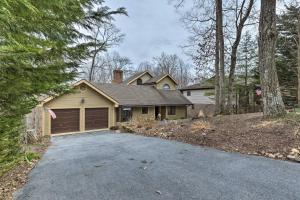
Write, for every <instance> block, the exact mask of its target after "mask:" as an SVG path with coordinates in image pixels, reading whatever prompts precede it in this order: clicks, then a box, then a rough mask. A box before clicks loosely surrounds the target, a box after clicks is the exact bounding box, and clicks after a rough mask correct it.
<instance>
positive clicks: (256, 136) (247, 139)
mask: <svg viewBox="0 0 300 200" xmlns="http://www.w3.org/2000/svg"><path fill="white" fill-rule="evenodd" d="M299 117H300V116H299ZM123 127H125V130H126V129H127V130H129V131H130V130H131V131H132V132H135V133H136V134H141V135H145V136H155V137H161V138H164V139H170V140H177V141H180V142H186V143H190V144H194V145H201V146H206V147H212V148H216V149H220V150H224V151H229V152H240V153H243V154H251V155H260V156H266V157H270V158H274V159H282V160H287V159H288V160H292V161H300V124H299V123H298V122H296V121H293V120H287V119H277V120H275V119H272V120H266V119H264V118H263V117H262V114H260V113H254V114H242V115H231V116H217V117H212V118H209V119H205V120H204V119H202V120H201V119H198V120H189V121H187V120H183V121H170V122H146V123H145V124H141V123H140V124H125V125H123Z"/></svg>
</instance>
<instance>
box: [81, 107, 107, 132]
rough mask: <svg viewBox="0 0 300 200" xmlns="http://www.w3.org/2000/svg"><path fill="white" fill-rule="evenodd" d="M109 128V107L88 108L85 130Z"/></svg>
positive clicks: (86, 110)
mask: <svg viewBox="0 0 300 200" xmlns="http://www.w3.org/2000/svg"><path fill="white" fill-rule="evenodd" d="M103 128H108V108H86V109H85V130H95V129H103Z"/></svg>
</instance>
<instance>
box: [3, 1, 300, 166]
mask: <svg viewBox="0 0 300 200" xmlns="http://www.w3.org/2000/svg"><path fill="white" fill-rule="evenodd" d="M172 3H173V4H175V7H176V9H177V10H178V11H180V12H179V13H180V14H181V22H182V24H183V26H184V27H185V29H186V30H187V31H189V33H190V37H189V38H188V40H187V43H186V44H182V46H183V50H184V51H185V53H186V54H187V55H189V56H190V58H191V59H192V60H193V65H191V64H189V63H186V62H184V61H183V59H182V58H181V57H180V56H179V55H176V54H172V53H167V52H161V54H160V55H159V56H156V57H153V59H152V60H145V61H144V62H142V63H140V64H139V66H133V64H132V62H131V58H128V57H126V56H123V55H120V53H119V52H116V51H113V52H112V51H109V50H110V49H111V48H112V47H116V46H118V45H120V44H121V43H122V41H123V39H124V37H126V36H125V35H124V34H123V33H122V30H119V29H118V27H116V26H115V25H114V17H115V16H116V15H123V16H124V17H126V16H127V11H126V9H125V8H118V9H116V10H112V9H110V8H109V7H107V6H105V1H103V0H77V1H74V0H64V1H59V0H52V1H33V0H15V1H11V0H2V1H0V73H1V74H0V88H1V92H0V166H6V165H9V164H10V163H11V162H12V161H13V160H15V159H16V157H18V156H20V155H21V152H22V151H21V146H20V144H21V141H22V134H23V133H24V123H23V122H24V116H25V115H26V114H27V113H29V112H30V111H31V110H32V109H33V108H34V107H35V106H36V105H38V103H39V101H40V100H41V99H40V97H41V96H54V95H58V94H61V93H64V92H67V91H69V89H70V87H69V86H70V83H71V82H72V81H74V80H76V79H78V78H86V79H88V80H89V81H91V82H102V83H106V82H111V80H112V76H113V70H115V69H122V70H123V71H124V74H125V78H126V77H128V76H130V75H131V74H132V73H133V72H136V71H143V70H150V71H152V72H153V73H155V74H156V75H160V74H164V73H169V74H171V75H172V76H173V77H174V78H175V79H176V81H177V82H178V83H179V87H183V86H186V85H188V84H190V83H192V82H197V83H198V82H199V80H207V79H210V80H213V81H214V84H215V105H216V114H217V115H218V114H233V113H234V106H233V102H234V101H235V100H234V96H235V95H236V94H239V96H240V100H241V101H242V104H243V106H244V107H245V112H248V111H249V110H250V105H249V98H250V95H254V96H255V98H257V99H256V100H257V102H260V101H261V104H262V108H263V109H262V111H263V113H264V116H265V117H277V116H282V115H284V114H285V112H286V108H290V107H296V106H299V105H300V4H299V2H297V1H291V2H288V3H287V4H286V5H284V6H283V7H282V8H281V9H280V10H281V11H280V12H279V13H276V11H277V10H278V7H277V5H276V3H277V2H276V0H268V1H264V0H261V1H260V2H256V1H254V0H230V1H226V2H225V1H222V0H215V1H210V0H193V6H192V7H191V8H189V9H185V10H184V12H181V11H182V9H183V8H184V6H185V4H186V1H185V0H173V1H172ZM259 3H260V5H259ZM276 9H277V10H276ZM191 68H193V70H191ZM192 72H195V73H196V74H193V73H192ZM260 92H261V94H260ZM256 100H255V101H256Z"/></svg>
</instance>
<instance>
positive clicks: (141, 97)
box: [96, 84, 192, 106]
mask: <svg viewBox="0 0 300 200" xmlns="http://www.w3.org/2000/svg"><path fill="white" fill-rule="evenodd" d="M96 86H97V88H99V89H100V90H102V91H103V92H105V93H106V94H108V95H109V96H111V97H112V98H114V99H115V100H116V101H118V102H119V104H120V105H123V106H153V105H160V106H163V105H166V106H167V105H174V106H175V105H191V104H192V103H191V102H190V101H189V100H188V99H186V98H185V97H184V96H183V95H182V94H181V92H180V91H177V90H157V89H156V88H154V87H152V86H147V85H125V84H97V85H96Z"/></svg>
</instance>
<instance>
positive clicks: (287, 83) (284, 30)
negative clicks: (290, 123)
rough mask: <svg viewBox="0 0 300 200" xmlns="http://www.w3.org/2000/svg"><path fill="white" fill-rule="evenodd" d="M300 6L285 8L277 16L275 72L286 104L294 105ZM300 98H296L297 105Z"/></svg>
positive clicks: (297, 88)
mask: <svg viewBox="0 0 300 200" xmlns="http://www.w3.org/2000/svg"><path fill="white" fill-rule="evenodd" d="M299 15H300V6H294V5H290V6H286V10H285V12H284V13H283V14H281V15H279V16H278V23H277V29H278V33H279V34H278V42H277V59H276V64H277V70H278V79H279V82H280V85H281V86H282V89H283V95H284V96H283V97H284V100H285V102H286V103H287V104H295V103H296V100H297V91H298V92H300V91H299V90H300V88H299V87H297V82H298V81H297V80H298V79H297V77H298V76H299V77H300V75H297V74H298V71H297V65H298V64H297V58H298V53H297V52H298V48H300V47H299V44H298V43H299V36H298V35H299V34H300V33H298V26H299V25H298V24H299V22H300V21H299V20H300V18H299ZM299 102H300V98H298V104H299Z"/></svg>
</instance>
